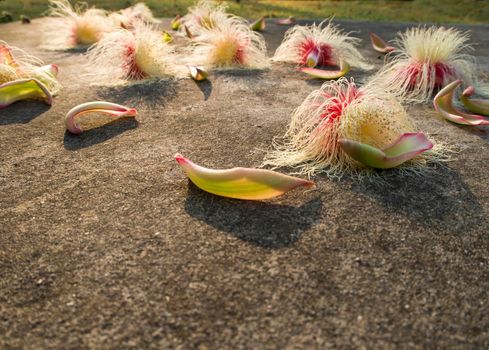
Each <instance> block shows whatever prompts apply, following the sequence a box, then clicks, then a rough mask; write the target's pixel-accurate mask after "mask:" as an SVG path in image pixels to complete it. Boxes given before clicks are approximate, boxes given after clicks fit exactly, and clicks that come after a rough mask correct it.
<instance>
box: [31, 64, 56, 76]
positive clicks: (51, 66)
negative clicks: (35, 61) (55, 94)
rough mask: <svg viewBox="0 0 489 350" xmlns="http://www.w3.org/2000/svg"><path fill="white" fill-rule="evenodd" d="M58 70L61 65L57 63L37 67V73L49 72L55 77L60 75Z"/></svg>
mask: <svg viewBox="0 0 489 350" xmlns="http://www.w3.org/2000/svg"><path fill="white" fill-rule="evenodd" d="M58 71H59V67H58V65H57V64H48V65H46V66H42V67H39V68H37V69H36V70H35V73H49V74H50V75H51V76H52V77H53V78H56V77H57V76H58Z"/></svg>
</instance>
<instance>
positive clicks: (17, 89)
mask: <svg viewBox="0 0 489 350" xmlns="http://www.w3.org/2000/svg"><path fill="white" fill-rule="evenodd" d="M26 99H36V100H43V101H44V102H45V103H46V104H47V105H51V104H52V102H53V97H52V96H51V93H50V92H49V90H48V88H47V87H46V86H45V85H44V84H43V83H41V82H40V81H39V80H37V79H21V80H14V81H10V82H8V83H5V84H2V85H0V109H2V108H5V107H7V106H8V105H10V104H12V103H14V102H16V101H20V100H26Z"/></svg>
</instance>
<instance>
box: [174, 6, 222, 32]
mask: <svg viewBox="0 0 489 350" xmlns="http://www.w3.org/2000/svg"><path fill="white" fill-rule="evenodd" d="M226 9H227V5H226V4H224V3H216V2H214V1H209V0H200V1H199V2H198V3H197V4H195V5H194V6H192V7H190V8H189V9H188V13H187V14H186V15H185V16H183V17H182V18H181V19H180V23H181V27H180V28H181V30H182V31H183V30H185V29H184V28H185V27H187V29H188V30H189V32H190V33H192V35H195V36H199V35H200V34H201V32H202V30H204V29H211V28H213V27H214V26H215V25H216V22H215V21H216V19H221V18H222V17H217V18H216V17H215V14H218V15H219V14H220V15H225V14H226ZM211 17H214V18H211Z"/></svg>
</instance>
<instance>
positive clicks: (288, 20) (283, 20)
mask: <svg viewBox="0 0 489 350" xmlns="http://www.w3.org/2000/svg"><path fill="white" fill-rule="evenodd" d="M275 23H276V24H278V25H282V26H286V25H291V24H294V23H295V19H294V17H292V16H290V17H289V18H280V19H277V20H276V21H275Z"/></svg>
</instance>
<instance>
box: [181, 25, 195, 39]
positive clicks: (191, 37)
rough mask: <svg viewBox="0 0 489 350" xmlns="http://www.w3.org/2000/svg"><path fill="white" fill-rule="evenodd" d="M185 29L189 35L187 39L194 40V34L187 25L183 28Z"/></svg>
mask: <svg viewBox="0 0 489 350" xmlns="http://www.w3.org/2000/svg"><path fill="white" fill-rule="evenodd" d="M183 29H185V34H186V35H187V38H189V39H193V38H194V35H193V34H192V32H191V31H190V29H188V27H187V26H186V25H184V26H183Z"/></svg>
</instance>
